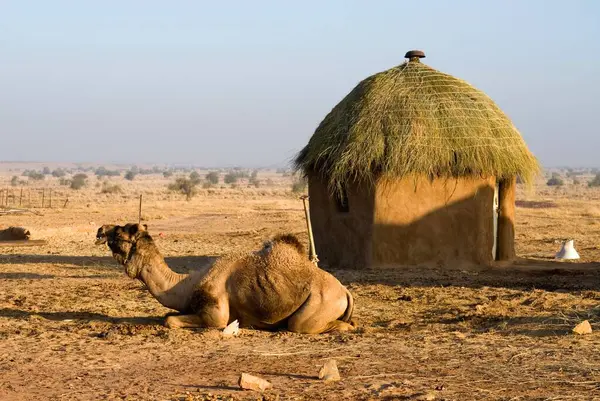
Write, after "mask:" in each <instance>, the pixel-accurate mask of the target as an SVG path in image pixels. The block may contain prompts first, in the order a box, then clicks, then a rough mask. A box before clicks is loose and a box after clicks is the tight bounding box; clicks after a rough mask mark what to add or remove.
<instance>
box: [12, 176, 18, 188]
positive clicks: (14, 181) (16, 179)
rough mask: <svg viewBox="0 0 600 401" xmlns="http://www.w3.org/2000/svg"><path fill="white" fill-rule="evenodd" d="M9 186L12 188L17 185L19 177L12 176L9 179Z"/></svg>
mask: <svg viewBox="0 0 600 401" xmlns="http://www.w3.org/2000/svg"><path fill="white" fill-rule="evenodd" d="M10 185H12V186H13V187H16V186H17V185H19V177H17V176H16V175H13V177H12V178H11V179H10Z"/></svg>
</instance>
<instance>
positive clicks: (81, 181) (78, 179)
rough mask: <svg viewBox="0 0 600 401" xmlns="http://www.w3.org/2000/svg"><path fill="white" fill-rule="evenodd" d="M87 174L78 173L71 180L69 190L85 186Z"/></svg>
mask: <svg viewBox="0 0 600 401" xmlns="http://www.w3.org/2000/svg"><path fill="white" fill-rule="evenodd" d="M87 178H88V176H87V174H83V173H78V174H75V175H74V176H73V178H72V179H71V189H81V188H83V187H85V185H86V184H87V182H86V180H87Z"/></svg>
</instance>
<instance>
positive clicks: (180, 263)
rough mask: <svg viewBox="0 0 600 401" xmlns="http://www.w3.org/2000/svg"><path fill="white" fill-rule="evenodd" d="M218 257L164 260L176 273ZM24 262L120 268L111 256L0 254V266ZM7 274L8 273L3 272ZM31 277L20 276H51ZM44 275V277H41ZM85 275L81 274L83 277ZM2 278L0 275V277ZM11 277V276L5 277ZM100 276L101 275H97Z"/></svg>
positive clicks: (185, 257)
mask: <svg viewBox="0 0 600 401" xmlns="http://www.w3.org/2000/svg"><path fill="white" fill-rule="evenodd" d="M217 258H218V255H190V256H167V257H165V261H166V262H167V264H168V265H169V267H170V268H171V269H173V270H175V271H176V272H178V273H186V272H189V271H191V270H198V269H200V268H202V267H205V266H207V265H209V264H211V263H213V262H214V261H215V260H216V259H217ZM25 264H55V265H64V266H69V267H72V268H80V269H99V270H102V269H109V270H115V269H117V270H120V269H122V267H121V266H119V265H118V263H117V262H116V261H115V260H114V259H113V257H112V256H74V255H27V254H17V255H2V256H0V266H2V265H25ZM4 274H8V273H4ZM30 274H31V277H26V276H23V277H22V278H51V277H45V276H48V275H39V276H40V277H35V273H30ZM41 276H44V277H41ZM85 277H86V276H82V278H85ZM1 278H3V277H1V276H0V279H1ZM6 278H12V277H6ZM99 278H101V277H99Z"/></svg>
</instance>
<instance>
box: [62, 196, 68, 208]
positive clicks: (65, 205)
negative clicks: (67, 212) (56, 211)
mask: <svg viewBox="0 0 600 401" xmlns="http://www.w3.org/2000/svg"><path fill="white" fill-rule="evenodd" d="M67 203H69V198H67V200H66V201H65V204H64V205H63V209H64V208H66V207H67Z"/></svg>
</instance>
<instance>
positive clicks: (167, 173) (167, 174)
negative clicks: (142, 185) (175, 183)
mask: <svg viewBox="0 0 600 401" xmlns="http://www.w3.org/2000/svg"><path fill="white" fill-rule="evenodd" d="M172 175H173V171H171V170H165V171H163V177H165V178H169V177H171V176H172Z"/></svg>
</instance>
